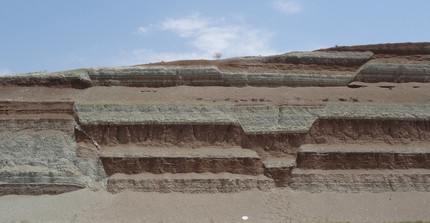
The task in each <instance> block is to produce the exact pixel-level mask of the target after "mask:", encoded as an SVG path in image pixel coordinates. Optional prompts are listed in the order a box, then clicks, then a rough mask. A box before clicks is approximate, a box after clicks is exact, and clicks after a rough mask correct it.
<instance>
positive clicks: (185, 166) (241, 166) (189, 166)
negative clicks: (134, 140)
mask: <svg viewBox="0 0 430 223" xmlns="http://www.w3.org/2000/svg"><path fill="white" fill-rule="evenodd" d="M101 160H102V163H103V166H104V169H105V171H106V174H107V175H108V176H111V175H113V174H115V173H125V174H138V173H145V172H150V173H155V174H161V173H204V172H211V173H222V172H229V173H235V174H247V175H258V174H262V173H263V172H264V170H263V164H262V163H261V160H260V159H258V158H235V157H231V158H157V157H151V158H134V157H130V158H110V157H103V158H101Z"/></svg>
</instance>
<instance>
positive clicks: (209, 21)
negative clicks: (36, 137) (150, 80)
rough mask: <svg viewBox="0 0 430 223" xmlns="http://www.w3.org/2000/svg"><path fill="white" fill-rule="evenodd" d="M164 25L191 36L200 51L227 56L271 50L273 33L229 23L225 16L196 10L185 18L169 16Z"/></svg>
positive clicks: (263, 52)
mask: <svg viewBox="0 0 430 223" xmlns="http://www.w3.org/2000/svg"><path fill="white" fill-rule="evenodd" d="M161 29H162V30H165V31H171V32H174V33H176V34H178V35H179V36H180V37H183V38H187V39H189V42H190V43H191V45H192V46H194V47H195V48H196V49H198V50H199V51H201V52H205V53H207V54H213V53H214V52H223V54H224V55H226V56H238V55H253V54H272V53H274V52H275V50H273V49H272V48H271V47H270V45H269V41H270V38H271V37H272V34H271V33H269V32H267V31H265V30H261V29H257V28H254V27H252V26H246V25H235V24H228V23H227V22H226V20H225V18H218V19H217V18H206V17H202V16H200V15H199V14H193V15H191V16H188V17H185V18H178V19H172V18H169V19H166V20H165V21H163V22H162V23H161Z"/></svg>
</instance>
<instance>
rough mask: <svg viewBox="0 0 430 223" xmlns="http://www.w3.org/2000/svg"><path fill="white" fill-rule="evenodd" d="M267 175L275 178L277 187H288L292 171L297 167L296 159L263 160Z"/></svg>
mask: <svg viewBox="0 0 430 223" xmlns="http://www.w3.org/2000/svg"><path fill="white" fill-rule="evenodd" d="M263 165H264V170H265V173H264V174H265V175H266V176H268V177H271V178H273V180H275V184H276V186H277V187H287V186H288V181H289V180H290V177H291V171H292V170H293V168H294V167H295V166H296V159H295V158H294V157H283V158H267V159H265V160H263Z"/></svg>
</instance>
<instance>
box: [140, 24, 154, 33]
mask: <svg viewBox="0 0 430 223" xmlns="http://www.w3.org/2000/svg"><path fill="white" fill-rule="evenodd" d="M151 28H152V24H150V25H149V26H147V27H145V26H140V27H139V28H137V30H136V33H137V34H140V35H146V34H148V33H149V31H151Z"/></svg>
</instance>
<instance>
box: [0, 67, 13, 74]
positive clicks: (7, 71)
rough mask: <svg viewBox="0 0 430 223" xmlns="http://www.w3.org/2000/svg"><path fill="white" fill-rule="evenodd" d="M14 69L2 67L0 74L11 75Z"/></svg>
mask: <svg viewBox="0 0 430 223" xmlns="http://www.w3.org/2000/svg"><path fill="white" fill-rule="evenodd" d="M11 74H12V71H11V70H9V69H6V68H0V75H11Z"/></svg>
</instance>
